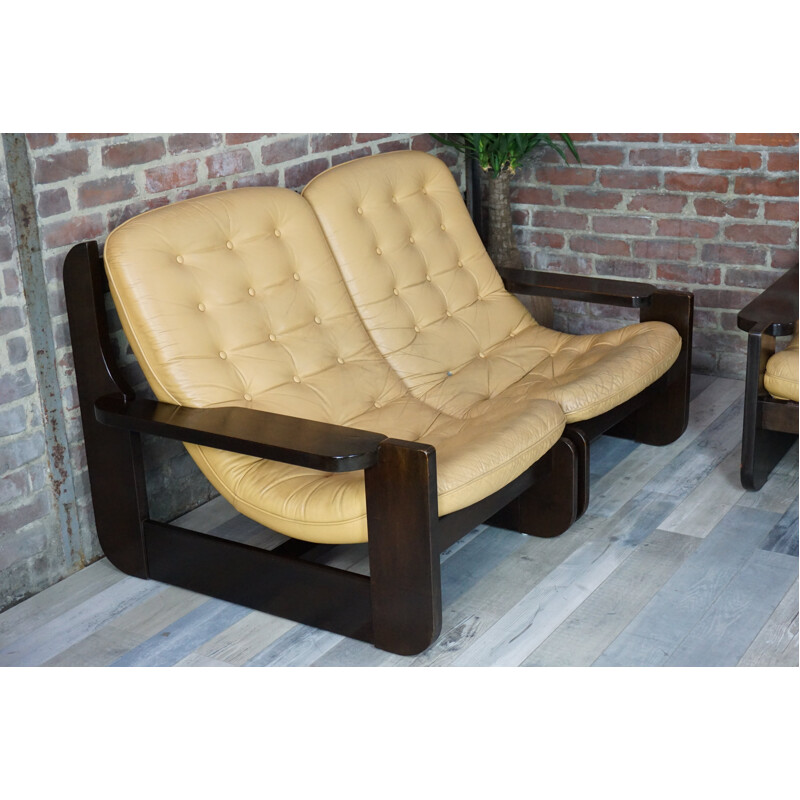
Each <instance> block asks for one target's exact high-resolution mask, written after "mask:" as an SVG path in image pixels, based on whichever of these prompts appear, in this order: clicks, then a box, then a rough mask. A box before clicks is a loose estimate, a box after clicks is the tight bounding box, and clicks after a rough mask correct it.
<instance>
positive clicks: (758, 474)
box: [741, 325, 797, 492]
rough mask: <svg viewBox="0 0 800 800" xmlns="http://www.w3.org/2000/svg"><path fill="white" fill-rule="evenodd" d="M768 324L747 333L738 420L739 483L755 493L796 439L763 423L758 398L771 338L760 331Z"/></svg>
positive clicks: (762, 388)
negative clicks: (744, 370) (740, 454)
mask: <svg viewBox="0 0 800 800" xmlns="http://www.w3.org/2000/svg"><path fill="white" fill-rule="evenodd" d="M766 327H769V325H761V326H759V327H757V328H751V329H750V332H749V333H748V336H747V368H746V372H745V383H744V416H743V420H742V463H741V480H742V486H743V487H744V488H745V489H747V490H748V491H751V492H757V491H758V490H759V489H760V488H761V487H762V486H763V485H764V484H765V483H766V481H767V478H769V475H770V473H771V472H772V470H773V469H774V468H775V465H776V464H777V463H778V462H779V461H780V460H781V458H783V456H784V455H785V454H786V451H787V450H788V449H789V448H790V447H791V446H792V444H793V443H794V442H795V441H796V440H797V436H796V435H794V434H791V433H785V432H783V431H776V430H767V429H766V428H765V427H764V426H763V422H764V420H763V419H762V408H761V404H760V403H759V400H760V399H762V398H763V397H764V396H765V394H766V392H765V391H764V372H765V370H766V365H767V359H769V357H770V356H771V355H772V354H773V353H774V352H775V338H774V337H773V336H769V335H767V334H766V333H764V329H765V328H766Z"/></svg>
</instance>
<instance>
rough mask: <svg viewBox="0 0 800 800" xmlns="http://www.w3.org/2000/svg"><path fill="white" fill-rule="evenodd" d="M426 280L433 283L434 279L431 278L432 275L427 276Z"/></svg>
mask: <svg viewBox="0 0 800 800" xmlns="http://www.w3.org/2000/svg"><path fill="white" fill-rule="evenodd" d="M425 280H426V281H431V280H433V278H431V276H430V275H426V276H425Z"/></svg>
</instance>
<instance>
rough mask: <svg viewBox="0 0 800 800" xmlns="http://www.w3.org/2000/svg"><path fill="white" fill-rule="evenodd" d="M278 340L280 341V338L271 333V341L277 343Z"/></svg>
mask: <svg viewBox="0 0 800 800" xmlns="http://www.w3.org/2000/svg"><path fill="white" fill-rule="evenodd" d="M277 339H278V337H277V336H276V335H275V334H274V333H271V334H270V335H269V340H270V341H271V342H274V341H277Z"/></svg>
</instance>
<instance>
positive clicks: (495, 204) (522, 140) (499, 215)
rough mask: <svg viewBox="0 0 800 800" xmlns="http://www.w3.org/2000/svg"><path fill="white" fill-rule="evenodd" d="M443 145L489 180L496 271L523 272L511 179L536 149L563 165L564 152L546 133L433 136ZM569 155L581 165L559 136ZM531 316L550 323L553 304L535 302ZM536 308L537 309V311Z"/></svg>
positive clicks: (489, 246)
mask: <svg viewBox="0 0 800 800" xmlns="http://www.w3.org/2000/svg"><path fill="white" fill-rule="evenodd" d="M431 136H432V137H433V138H434V139H435V140H436V141H437V142H441V143H442V144H445V145H449V146H450V147H454V148H455V149H456V150H458V151H459V152H461V153H464V154H465V155H466V156H467V158H474V159H475V160H476V161H477V163H478V165H479V166H480V168H481V169H482V170H483V172H484V174H485V175H486V176H487V177H488V179H489V180H487V181H486V198H485V199H486V210H487V231H486V250H487V251H488V253H489V257H490V258H491V259H492V261H493V262H494V264H495V266H497V267H514V268H517V269H523V268H524V265H523V263H522V256H521V255H520V252H519V248H518V247H517V241H516V239H515V237H514V228H513V225H512V223H511V194H510V184H511V176H512V175H514V173H515V172H516V170H517V168H518V167H519V165H520V164H521V162H522V161H523V160H524V159H525V157H526V156H528V155H529V154H530V153H531V152H532V151H533V150H534V149H535V148H536V147H538V146H539V145H545V146H546V147H550V148H552V149H553V150H555V151H556V152H557V153H558V154H559V155H560V156H561V158H563V159H564V161H566V160H567V157H566V155H565V153H564V151H563V149H562V148H561V147H560V146H559V145H558V144H557V143H556V142H555V141H553V138H552V136H551V135H550V134H549V133H453V134H449V135H447V136H442V135H440V134H436V133H432V134H431ZM558 136H560V137H561V139H562V140H563V141H564V144H566V146H567V147H568V148H569V151H570V152H571V153H572V155H573V156H574V157H575V160H576V161H578V163H580V157H579V156H578V152H577V150H576V149H575V145H574V144H573V142H572V139H571V138H570V135H569V134H568V133H559V134H558ZM533 303H534V316H535V317H536V319H537V321H539V322H540V323H542V324H546V325H549V324H550V322H551V321H552V304H551V303H550V302H549V301H546V300H545V298H534V299H533ZM537 306H538V309H537Z"/></svg>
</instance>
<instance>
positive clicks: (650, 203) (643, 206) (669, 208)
mask: <svg viewBox="0 0 800 800" xmlns="http://www.w3.org/2000/svg"><path fill="white" fill-rule="evenodd" d="M687 199H688V198H687V197H686V195H682V194H637V195H634V196H633V197H632V198H631V199H630V202H629V203H628V210H629V211H652V212H653V213H655V214H679V213H680V212H681V211H683V209H684V207H685V206H686V201H687Z"/></svg>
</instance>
